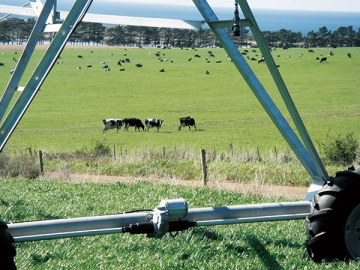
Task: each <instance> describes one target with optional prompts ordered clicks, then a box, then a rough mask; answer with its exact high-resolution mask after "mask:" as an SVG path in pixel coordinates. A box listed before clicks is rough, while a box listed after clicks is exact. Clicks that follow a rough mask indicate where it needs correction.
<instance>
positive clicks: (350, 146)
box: [321, 132, 359, 164]
mask: <svg viewBox="0 0 360 270" xmlns="http://www.w3.org/2000/svg"><path fill="white" fill-rule="evenodd" d="M321 147H322V149H323V151H324V155H325V158H326V159H327V160H328V161H329V162H332V163H340V164H351V163H352V162H353V161H354V160H355V159H356V154H357V151H358V147H359V142H358V140H357V139H356V138H355V137H354V133H353V132H348V133H347V134H346V135H345V136H341V134H340V135H338V136H337V137H336V138H335V139H333V138H329V136H328V137H327V139H326V142H325V143H324V144H321Z"/></svg>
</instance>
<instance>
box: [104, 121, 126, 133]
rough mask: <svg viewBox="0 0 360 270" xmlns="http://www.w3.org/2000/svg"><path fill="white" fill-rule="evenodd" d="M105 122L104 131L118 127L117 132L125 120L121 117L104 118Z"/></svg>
mask: <svg viewBox="0 0 360 270" xmlns="http://www.w3.org/2000/svg"><path fill="white" fill-rule="evenodd" d="M103 123H104V128H103V133H106V131H107V130H108V129H114V128H116V132H118V131H119V129H121V127H122V125H123V121H122V120H121V119H103Z"/></svg>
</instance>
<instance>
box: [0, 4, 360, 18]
mask: <svg viewBox="0 0 360 270" xmlns="http://www.w3.org/2000/svg"><path fill="white" fill-rule="evenodd" d="M41 1H42V2H43V3H44V2H45V0H41ZM247 1H248V4H249V6H250V8H252V9H278V10H312V11H338V12H339V11H341V12H360V0H301V1H300V0H297V1H294V0H273V1H271V0H247ZM26 2H27V1H26V0H0V5H1V4H4V5H15V6H21V5H23V4H24V3H26ZM57 2H58V5H61V2H63V3H66V2H67V3H74V0H57ZM106 2H108V3H110V2H111V3H112V4H115V3H124V2H128V3H132V4H134V3H144V4H145V3H146V4H158V5H159V4H160V5H163V6H174V5H191V6H194V4H193V1H192V0H93V3H96V4H97V5H99V4H100V5H104V4H106ZM208 3H209V4H210V6H211V7H212V8H213V9H216V7H225V8H227V7H233V5H234V0H208ZM140 8H141V6H140ZM194 8H195V7H194ZM359 20H360V18H359Z"/></svg>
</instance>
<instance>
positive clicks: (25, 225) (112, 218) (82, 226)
mask: <svg viewBox="0 0 360 270" xmlns="http://www.w3.org/2000/svg"><path fill="white" fill-rule="evenodd" d="M310 205H311V203H310V202H307V201H301V202H284V203H268V204H254V205H237V206H220V207H207V208H194V209H189V211H188V214H187V215H186V216H185V217H184V218H183V220H187V221H196V223H197V226H210V225H226V224H234V223H247V222H263V221H280V220H290V219H302V218H305V217H306V216H307V215H308V214H309V213H310ZM152 215H153V212H143V213H124V214H117V215H104V216H93V217H81V218H72V219H54V220H45V221H31V222H21V223H12V224H8V232H9V233H10V234H11V235H12V236H13V238H14V241H15V242H26V241H38V240H48V239H56V238H66V237H75V236H88V235H95V234H110V233H121V232H123V230H122V228H124V227H128V226H129V225H130V224H136V223H141V222H147V221H149V220H150V219H151V217H152Z"/></svg>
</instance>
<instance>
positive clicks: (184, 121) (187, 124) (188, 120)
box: [179, 116, 197, 130]
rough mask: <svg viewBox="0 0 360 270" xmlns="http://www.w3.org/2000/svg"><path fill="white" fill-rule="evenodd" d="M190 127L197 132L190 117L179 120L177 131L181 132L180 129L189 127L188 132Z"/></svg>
mask: <svg viewBox="0 0 360 270" xmlns="http://www.w3.org/2000/svg"><path fill="white" fill-rule="evenodd" d="M191 126H194V128H195V130H197V129H196V126H195V119H194V118H192V117H191V116H187V117H182V118H180V125H179V130H181V127H189V130H190V127H191Z"/></svg>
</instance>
